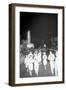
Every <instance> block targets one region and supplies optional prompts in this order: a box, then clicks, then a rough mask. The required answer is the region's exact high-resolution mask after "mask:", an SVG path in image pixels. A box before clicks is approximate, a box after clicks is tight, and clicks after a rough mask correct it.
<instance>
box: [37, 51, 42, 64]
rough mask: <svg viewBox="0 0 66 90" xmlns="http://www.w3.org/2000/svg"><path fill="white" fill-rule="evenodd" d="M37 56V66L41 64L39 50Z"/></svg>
mask: <svg viewBox="0 0 66 90" xmlns="http://www.w3.org/2000/svg"><path fill="white" fill-rule="evenodd" d="M37 55H38V56H37V62H38V63H39V64H41V60H42V59H41V50H39V52H38V54H37Z"/></svg>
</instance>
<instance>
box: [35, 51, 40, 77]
mask: <svg viewBox="0 0 66 90" xmlns="http://www.w3.org/2000/svg"><path fill="white" fill-rule="evenodd" d="M37 59H38V52H37V51H35V52H34V70H35V74H36V75H37V76H38V70H39V63H38V60H37Z"/></svg>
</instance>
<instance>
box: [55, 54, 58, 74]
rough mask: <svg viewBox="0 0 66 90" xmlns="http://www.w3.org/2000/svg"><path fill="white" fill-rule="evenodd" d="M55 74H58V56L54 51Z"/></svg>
mask: <svg viewBox="0 0 66 90" xmlns="http://www.w3.org/2000/svg"><path fill="white" fill-rule="evenodd" d="M55 75H56V76H57V75H58V56H57V53H56V58H55Z"/></svg>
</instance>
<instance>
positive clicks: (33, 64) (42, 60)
mask: <svg viewBox="0 0 66 90" xmlns="http://www.w3.org/2000/svg"><path fill="white" fill-rule="evenodd" d="M57 56H58V55H57V51H56V52H55V54H54V53H52V51H49V54H48V55H47V54H46V52H45V51H44V52H42V51H41V50H39V51H38V50H35V51H34V53H32V51H30V52H29V54H27V55H26V56H25V60H24V64H25V67H26V69H27V72H29V74H30V76H32V71H33V70H34V71H35V74H36V75H37V76H38V70H39V65H40V64H43V65H44V69H45V70H46V67H47V64H48V61H49V62H50V68H51V73H52V75H54V73H55V75H58V65H57V64H58V59H57Z"/></svg>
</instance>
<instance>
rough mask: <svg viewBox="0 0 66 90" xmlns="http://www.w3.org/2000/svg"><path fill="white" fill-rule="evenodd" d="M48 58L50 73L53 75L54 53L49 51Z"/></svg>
mask: <svg viewBox="0 0 66 90" xmlns="http://www.w3.org/2000/svg"><path fill="white" fill-rule="evenodd" d="M48 60H49V61H50V68H51V73H52V75H54V68H55V64H54V60H55V55H54V54H53V53H52V52H51V51H50V54H49V56H48Z"/></svg>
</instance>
